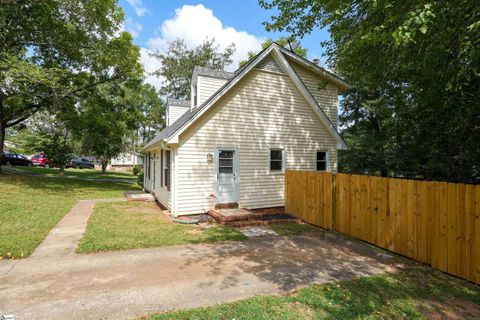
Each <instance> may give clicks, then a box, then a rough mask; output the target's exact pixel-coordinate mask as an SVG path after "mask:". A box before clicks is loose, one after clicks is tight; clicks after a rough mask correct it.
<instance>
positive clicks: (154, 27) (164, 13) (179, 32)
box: [119, 0, 329, 88]
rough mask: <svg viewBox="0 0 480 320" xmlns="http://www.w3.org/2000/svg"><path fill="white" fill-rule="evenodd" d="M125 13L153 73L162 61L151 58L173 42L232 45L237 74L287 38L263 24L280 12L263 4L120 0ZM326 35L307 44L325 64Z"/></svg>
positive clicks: (158, 81) (309, 39)
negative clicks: (253, 56) (263, 49)
mask: <svg viewBox="0 0 480 320" xmlns="http://www.w3.org/2000/svg"><path fill="white" fill-rule="evenodd" d="M119 3H120V5H121V6H122V8H123V10H124V11H125V15H126V16H125V22H124V25H123V29H124V30H126V31H128V32H130V33H131V34H132V35H133V37H134V41H135V43H136V44H137V45H138V46H139V47H140V48H141V56H142V63H143V65H144V68H145V71H146V72H147V73H149V72H153V71H154V70H156V69H158V68H159V62H158V61H157V60H156V59H154V58H152V57H151V56H150V55H149V53H151V52H154V51H157V50H158V51H159V52H161V53H164V52H166V50H167V48H168V41H171V40H174V39H176V38H181V39H184V40H185V41H186V44H187V47H188V48H193V47H196V46H198V45H199V44H200V43H202V42H203V40H205V39H206V38H207V37H208V38H209V39H211V38H215V40H216V41H217V44H218V45H219V46H220V49H224V48H226V47H227V46H228V45H230V44H231V43H232V42H233V43H234V44H235V48H236V51H235V54H234V55H233V57H232V59H233V62H232V64H231V65H229V66H227V68H226V69H227V70H229V71H233V70H235V69H237V67H238V63H239V61H241V60H245V59H246V57H247V53H248V52H249V51H254V52H258V51H259V50H260V46H261V43H262V42H263V41H264V40H265V39H267V38H272V39H276V38H278V37H280V36H282V35H286V34H282V33H272V32H267V31H266V30H265V27H264V26H263V25H262V22H264V21H269V18H270V16H271V15H273V14H274V13H275V12H273V11H267V10H264V9H262V8H261V7H260V6H259V5H258V2H257V0H241V1H237V0H235V1H232V0H223V1H222V0H209V1H207V0H204V1H173V0H120V1H119ZM328 39H329V33H328V31H326V30H320V29H318V30H316V31H315V32H313V33H312V34H310V35H308V36H306V37H305V38H304V39H302V40H301V44H302V46H304V47H306V48H307V49H308V58H309V59H313V58H318V59H320V61H322V60H324V59H322V53H323V52H324V50H323V48H322V47H321V45H320V42H322V41H325V40H328ZM146 81H147V82H148V83H150V84H152V85H154V86H155V87H157V88H159V87H160V85H161V79H158V78H156V77H154V76H147V79H146Z"/></svg>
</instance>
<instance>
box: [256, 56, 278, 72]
mask: <svg viewBox="0 0 480 320" xmlns="http://www.w3.org/2000/svg"><path fill="white" fill-rule="evenodd" d="M256 68H258V69H262V70H267V71H272V72H278V73H283V69H282V67H280V66H279V65H278V63H277V61H276V60H275V59H274V58H273V57H272V55H271V54H269V55H268V56H266V57H265V59H263V60H262V61H260V62H259V63H258V65H257V66H256Z"/></svg>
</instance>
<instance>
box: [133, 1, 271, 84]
mask: <svg viewBox="0 0 480 320" xmlns="http://www.w3.org/2000/svg"><path fill="white" fill-rule="evenodd" d="M158 31H159V36H158V37H154V38H150V39H149V40H148V41H147V46H148V48H144V49H143V50H142V51H155V50H158V51H159V52H160V53H164V52H166V50H167V49H168V41H172V40H175V39H177V38H180V39H184V40H185V43H186V44H187V47H188V48H189V49H191V48H194V47H196V46H198V45H200V44H201V43H202V42H203V41H204V40H205V39H206V38H209V39H212V38H215V40H216V43H217V44H218V45H219V49H220V50H222V51H223V50H224V49H225V48H226V47H228V46H229V45H230V44H232V43H234V44H235V49H236V50H235V53H234V54H233V56H232V60H233V62H232V64H230V65H229V66H228V67H227V68H226V69H227V70H230V71H233V70H236V69H237V68H238V63H239V62H240V61H242V60H245V59H246V58H247V53H248V52H249V51H256V52H258V51H260V49H261V44H262V42H263V41H264V40H265V39H264V38H260V37H256V36H254V35H252V34H249V33H247V32H245V31H238V30H236V29H235V28H233V27H228V26H225V25H224V24H223V23H222V21H220V19H218V18H217V17H216V16H215V15H214V14H213V11H212V10H210V9H208V8H206V7H205V6H204V5H202V4H199V5H195V6H193V5H184V6H183V7H181V8H178V9H176V10H175V16H174V17H173V18H172V19H168V20H165V21H164V22H163V23H162V25H161V26H160V27H159V28H158ZM151 60H152V59H151V57H150V58H146V57H145V58H144V57H143V55H142V61H143V64H144V66H145V69H146V70H148V69H151V67H150V66H149V65H148V64H150V63H152V61H151ZM153 60H154V59H153ZM150 80H152V79H150ZM156 83H157V85H158V82H156Z"/></svg>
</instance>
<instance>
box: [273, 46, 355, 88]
mask: <svg viewBox="0 0 480 320" xmlns="http://www.w3.org/2000/svg"><path fill="white" fill-rule="evenodd" d="M278 49H279V50H280V51H282V53H285V54H286V55H288V56H289V57H290V58H292V59H293V60H295V61H296V62H298V63H300V64H302V65H304V66H305V67H306V68H308V69H310V70H312V71H314V72H316V73H318V74H321V75H322V76H324V77H326V78H328V79H329V80H331V81H332V82H333V83H335V84H336V85H337V86H338V89H339V91H340V92H345V91H348V90H350V89H352V88H353V86H352V85H351V84H350V83H348V82H347V81H346V80H344V79H342V78H340V77H339V76H337V75H335V74H333V73H332V72H330V71H328V70H326V69H324V68H322V67H320V66H318V65H316V64H314V63H313V62H310V61H308V60H307V59H305V58H303V57H301V56H299V55H297V54H296V53H294V52H291V51H289V50H287V49H285V48H284V47H282V46H278Z"/></svg>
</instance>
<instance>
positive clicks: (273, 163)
mask: <svg viewBox="0 0 480 320" xmlns="http://www.w3.org/2000/svg"><path fill="white" fill-rule="evenodd" d="M283 168H284V165H283V149H270V171H282V170H283Z"/></svg>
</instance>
